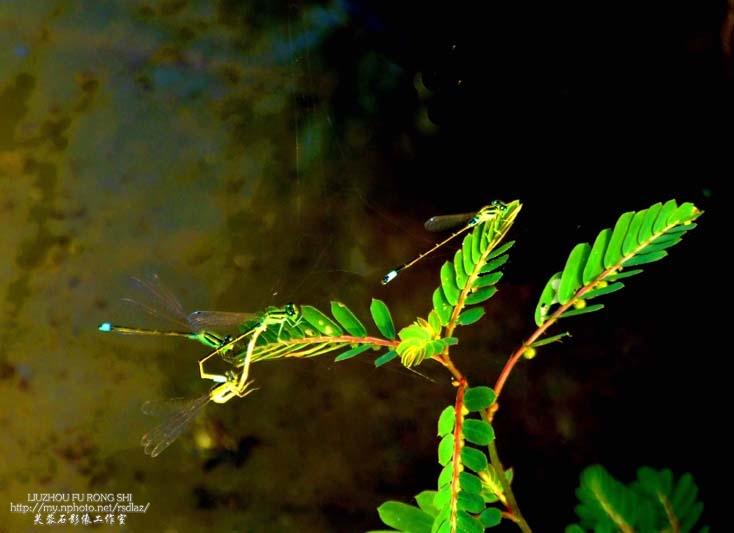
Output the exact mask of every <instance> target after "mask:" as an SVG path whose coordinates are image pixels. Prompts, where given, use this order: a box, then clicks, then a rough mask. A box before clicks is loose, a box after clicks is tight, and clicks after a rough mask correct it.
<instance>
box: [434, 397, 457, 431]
mask: <svg viewBox="0 0 734 533" xmlns="http://www.w3.org/2000/svg"><path fill="white" fill-rule="evenodd" d="M455 421H456V412H455V410H454V406H453V405H449V406H447V407H446V408H445V409H444V410H443V411H441V416H439V417H438V436H439V437H444V436H446V435H448V434H449V433H451V432H452V431H453V430H454V422H455Z"/></svg>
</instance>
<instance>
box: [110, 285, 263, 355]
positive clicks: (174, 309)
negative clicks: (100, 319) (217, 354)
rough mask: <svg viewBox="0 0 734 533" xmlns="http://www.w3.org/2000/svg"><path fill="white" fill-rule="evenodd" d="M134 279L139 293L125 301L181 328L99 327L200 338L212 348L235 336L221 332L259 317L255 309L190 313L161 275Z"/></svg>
mask: <svg viewBox="0 0 734 533" xmlns="http://www.w3.org/2000/svg"><path fill="white" fill-rule="evenodd" d="M132 280H133V282H134V284H135V287H136V289H137V291H138V293H139V297H136V298H123V301H126V302H130V303H132V304H134V305H136V306H138V307H139V308H141V309H143V310H144V311H145V312H146V313H148V314H150V315H152V316H154V317H157V318H160V319H163V320H165V321H166V322H168V323H170V324H171V325H175V327H176V328H177V329H175V330H174V329H171V330H168V329H148V328H138V327H131V326H121V325H116V324H112V323H110V322H104V323H102V324H100V326H99V328H98V329H99V330H100V331H105V332H108V331H109V332H113V333H121V334H125V335H165V336H171V337H185V338H187V339H192V340H196V341H199V342H200V343H202V344H204V345H206V346H208V347H210V348H219V347H221V346H222V345H224V344H227V343H228V342H229V341H230V339H231V337H230V336H229V335H221V333H225V332H235V331H237V330H238V329H239V326H240V325H241V324H244V323H245V322H247V321H248V320H252V319H253V318H255V317H256V315H255V314H253V313H233V312H227V311H194V312H192V313H189V314H188V315H187V314H186V312H185V311H184V309H183V306H182V305H181V303H180V302H179V301H178V299H177V298H176V297H175V296H174V294H173V293H172V292H171V291H170V290H168V289H167V288H166V287H165V286H163V285H162V284H161V282H160V280H159V278H158V276H152V277H150V278H135V277H133V278H132Z"/></svg>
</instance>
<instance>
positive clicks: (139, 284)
mask: <svg viewBox="0 0 734 533" xmlns="http://www.w3.org/2000/svg"><path fill="white" fill-rule="evenodd" d="M131 279H132V284H133V290H134V293H135V297H134V298H123V301H125V302H129V303H131V304H133V305H136V306H137V307H139V308H140V309H142V310H143V311H145V312H146V313H148V314H149V315H151V316H154V317H156V318H160V319H162V320H164V321H166V322H168V323H169V324H175V325H176V326H177V329H184V330H188V329H190V328H191V324H189V320H188V317H187V316H186V313H185V312H184V309H183V306H182V305H181V302H179V301H178V298H176V296H175V295H174V294H173V293H172V292H171V291H170V290H169V289H167V288H166V287H165V286H164V285H163V284H162V283H161V280H160V278H159V277H158V276H157V275H153V276H148V277H145V278H136V277H132V278H131Z"/></svg>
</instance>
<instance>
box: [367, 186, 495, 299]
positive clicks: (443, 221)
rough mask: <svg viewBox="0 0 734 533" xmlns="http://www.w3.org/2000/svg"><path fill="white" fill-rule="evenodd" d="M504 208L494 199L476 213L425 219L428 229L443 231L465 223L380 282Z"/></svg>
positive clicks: (395, 269) (386, 282)
mask: <svg viewBox="0 0 734 533" xmlns="http://www.w3.org/2000/svg"><path fill="white" fill-rule="evenodd" d="M505 209H507V205H506V204H505V203H503V202H500V201H499V200H494V201H492V203H491V204H489V205H487V206H484V207H482V208H481V209H480V210H479V211H477V212H476V213H462V214H458V215H440V216H435V217H431V218H429V219H428V220H426V222H425V224H424V225H423V226H424V227H425V228H426V229H427V230H428V231H444V230H446V229H448V228H452V227H456V226H457V225H459V224H463V223H466V224H465V225H464V227H463V228H461V229H460V230H459V231H457V232H455V233H452V234H451V235H450V236H449V237H447V238H446V239H444V240H443V241H441V242H439V243H438V244H436V245H435V246H433V247H432V248H431V249H430V250H428V251H425V252H423V253H422V254H420V255H418V257H416V258H415V259H413V260H412V261H410V262H408V263H405V264H403V265H401V266H399V267H397V268H394V269H393V270H391V271H390V272H388V273H387V274H385V276H383V278H382V284H383V285H387V284H388V283H390V282H391V281H392V280H394V279H395V278H396V277H397V276H398V274H400V273H401V272H403V271H404V270H407V269H408V268H410V267H412V266H413V265H414V264H416V263H417V262H418V261H420V260H421V259H423V258H424V257H426V256H427V255H428V254H430V253H432V252H435V251H436V250H438V249H439V248H440V247H441V246H443V245H444V244H446V243H447V242H449V241H451V239H453V238H454V237H457V236H458V235H461V234H462V233H464V232H465V231H467V230H469V229H471V228H473V227H474V226H476V225H478V224H481V223H483V222H487V221H488V220H491V219H493V218H495V217H496V216H497V215H498V214H500V213H501V212H502V211H504V210H505Z"/></svg>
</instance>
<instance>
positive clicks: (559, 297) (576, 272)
mask: <svg viewBox="0 0 734 533" xmlns="http://www.w3.org/2000/svg"><path fill="white" fill-rule="evenodd" d="M700 215H701V211H699V210H698V209H696V207H695V206H694V205H693V204H691V203H688V202H685V203H683V204H681V205H680V206H678V205H677V204H676V202H675V200H669V201H667V202H665V204H662V203H656V204H654V205H653V206H651V207H650V208H648V209H643V210H642V211H637V212H633V211H630V212H628V213H624V214H623V215H622V216H620V217H619V219H618V220H617V223H616V224H615V226H614V228H613V229H609V228H607V229H604V230H602V231H601V232H600V233H599V235H597V237H596V240H595V241H594V245H593V246H590V245H589V244H588V243H581V244H577V245H576V246H575V247H574V248H573V250H572V251H571V253H570V254H569V256H568V259H567V260H566V266H565V267H564V269H563V270H562V271H561V272H557V273H555V274H553V276H551V278H550V280H548V283H547V284H546V286H545V288H544V289H543V292H542V294H541V296H540V300H539V301H538V305H537V306H536V309H535V323H536V324H537V325H538V326H543V325H544V324H545V323H546V321H548V320H553V321H555V320H557V319H559V318H565V317H569V316H574V315H579V314H583V313H590V312H592V311H598V310H599V309H602V308H603V307H604V306H603V305H601V304H597V305H593V306H586V301H587V300H590V299H592V298H597V297H599V296H603V295H605V294H609V293H611V292H614V291H617V290H619V289H621V288H622V287H624V285H623V284H622V283H620V282H619V280H620V279H623V278H626V277H630V276H633V275H636V274H639V273H640V272H642V270H641V269H634V270H627V271H623V269H625V268H629V267H632V266H639V265H644V264H646V263H652V262H654V261H659V260H660V259H662V258H663V257H665V256H667V255H668V252H667V251H666V250H665V249H666V248H670V247H671V246H673V245H675V244H677V243H679V242H680V240H681V238H682V236H683V234H684V233H685V232H686V231H689V230H691V229H693V228H695V227H696V224H695V223H693V221H694V220H695V219H696V218H698V217H699V216H700ZM571 306H575V309H570V307H571ZM554 310H555V312H553V311H554Z"/></svg>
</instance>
